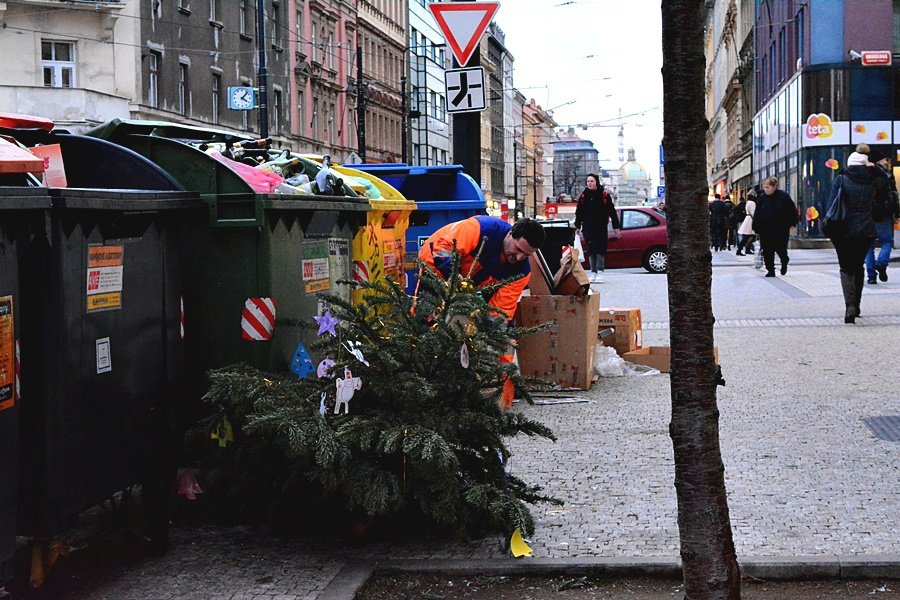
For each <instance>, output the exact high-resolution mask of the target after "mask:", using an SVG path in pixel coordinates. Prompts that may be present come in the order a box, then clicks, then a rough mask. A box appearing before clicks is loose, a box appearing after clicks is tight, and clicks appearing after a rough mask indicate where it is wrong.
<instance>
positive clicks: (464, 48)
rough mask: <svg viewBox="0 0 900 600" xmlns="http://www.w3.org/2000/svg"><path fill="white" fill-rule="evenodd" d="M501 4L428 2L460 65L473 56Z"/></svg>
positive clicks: (464, 64) (463, 64)
mask: <svg viewBox="0 0 900 600" xmlns="http://www.w3.org/2000/svg"><path fill="white" fill-rule="evenodd" d="M499 8H500V3H499V2H432V3H431V4H429V5H428V9H429V10H430V11H431V14H432V15H434V20H435V21H436V22H437V24H438V27H440V29H441V33H443V34H444V38H446V40H447V45H448V46H450V51H451V52H452V53H453V57H454V58H456V62H458V63H459V66H460V67H464V66H466V63H467V62H469V59H470V58H472V54H474V52H475V48H477V47H478V42H480V41H481V36H482V35H484V32H485V30H486V29H487V28H488V25H490V24H491V19H493V18H494V15H495V14H496V13H497V9H499Z"/></svg>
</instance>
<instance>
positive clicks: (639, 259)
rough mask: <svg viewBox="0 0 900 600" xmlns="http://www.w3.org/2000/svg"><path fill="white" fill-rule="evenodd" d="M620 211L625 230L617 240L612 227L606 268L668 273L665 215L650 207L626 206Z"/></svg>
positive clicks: (667, 239) (619, 208) (620, 219)
mask: <svg viewBox="0 0 900 600" xmlns="http://www.w3.org/2000/svg"><path fill="white" fill-rule="evenodd" d="M616 210H617V211H618V212H619V223H621V224H622V230H621V233H620V234H619V236H618V237H614V235H615V234H614V233H613V230H612V225H610V230H609V245H608V247H607V250H606V267H607V268H623V267H644V268H645V269H647V270H648V271H650V272H651V273H665V272H666V268H667V267H668V265H669V250H668V245H669V234H668V231H667V229H666V215H665V213H663V212H661V211H659V210H657V209H656V208H654V207H650V206H623V207H618V208H616Z"/></svg>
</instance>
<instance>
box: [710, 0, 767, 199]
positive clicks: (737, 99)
mask: <svg viewBox="0 0 900 600" xmlns="http://www.w3.org/2000/svg"><path fill="white" fill-rule="evenodd" d="M755 6H756V3H755V2H752V1H750V0H716V1H715V2H714V3H713V4H712V5H711V6H709V7H708V8H707V13H706V17H707V18H706V49H707V52H706V111H707V119H708V121H709V129H708V130H707V134H706V148H707V177H708V180H709V186H710V190H711V191H710V193H711V194H714V193H718V194H722V195H731V196H732V199H733V200H735V201H737V200H738V198H739V197H740V196H741V195H746V193H747V192H748V191H749V190H750V189H752V187H753V174H752V131H753V127H752V117H753V113H754V105H755V97H754V95H753V92H754V76H753V63H754V61H753V57H754V46H753V40H754V38H753V31H754V17H755Z"/></svg>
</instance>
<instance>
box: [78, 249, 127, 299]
mask: <svg viewBox="0 0 900 600" xmlns="http://www.w3.org/2000/svg"><path fill="white" fill-rule="evenodd" d="M124 256H125V246H102V245H94V246H89V247H88V261H87V262H88V268H87V289H86V291H87V311H88V312H94V311H98V310H113V309H118V308H122V279H123V275H124V272H125V270H124V269H125V267H124V262H123V261H124Z"/></svg>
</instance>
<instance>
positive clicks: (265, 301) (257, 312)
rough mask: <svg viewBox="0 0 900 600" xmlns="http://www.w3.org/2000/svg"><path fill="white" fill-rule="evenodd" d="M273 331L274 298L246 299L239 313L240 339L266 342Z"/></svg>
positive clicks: (270, 337)
mask: <svg viewBox="0 0 900 600" xmlns="http://www.w3.org/2000/svg"><path fill="white" fill-rule="evenodd" d="M274 331H275V298H247V301H246V302H245V303H244V310H242V311H241V337H242V338H244V339H245V340H251V341H254V342H267V341H269V340H271V339H272V332H274Z"/></svg>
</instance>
